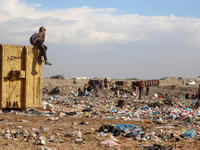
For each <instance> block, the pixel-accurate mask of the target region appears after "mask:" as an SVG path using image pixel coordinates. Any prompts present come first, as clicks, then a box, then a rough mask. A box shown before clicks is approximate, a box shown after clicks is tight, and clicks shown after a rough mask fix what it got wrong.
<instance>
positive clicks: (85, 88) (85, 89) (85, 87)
mask: <svg viewBox="0 0 200 150" xmlns="http://www.w3.org/2000/svg"><path fill="white" fill-rule="evenodd" d="M86 91H87V85H86V84H85V85H84V95H85V93H86Z"/></svg>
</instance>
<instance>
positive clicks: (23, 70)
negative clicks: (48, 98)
mask: <svg viewBox="0 0 200 150" xmlns="http://www.w3.org/2000/svg"><path fill="white" fill-rule="evenodd" d="M0 57H1V63H0V108H1V109H4V108H18V109H22V110H25V109H26V108H28V107H41V106H42V74H43V64H42V62H39V59H38V58H39V50H38V49H37V47H33V46H23V45H7V44H0Z"/></svg>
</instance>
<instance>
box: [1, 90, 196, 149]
mask: <svg viewBox="0 0 200 150" xmlns="http://www.w3.org/2000/svg"><path fill="white" fill-rule="evenodd" d="M184 89H185V90H184ZM184 89H183V88H181V89H180V88H176V89H175V90H174V89H171V87H168V88H159V89H158V88H155V89H150V90H151V92H152V94H154V93H155V91H158V90H159V92H163V93H172V94H174V95H177V93H179V94H180V93H182V95H183V94H184V93H186V92H190V93H191V92H195V90H196V88H184ZM77 99H82V98H80V97H77ZM99 99H100V98H99ZM110 99H111V98H110ZM143 99H147V98H143ZM174 99H175V97H174ZM178 100H179V99H178ZM178 100H177V101H178ZM180 101H181V102H182V103H185V104H188V101H189V100H183V99H182V100H181V99H180ZM149 102H151V100H150V99H149V101H148V103H149ZM134 104H135V105H146V104H141V103H136V102H135V103H134ZM164 107H166V108H167V109H168V108H169V107H168V106H167V105H166V106H163V108H164ZM163 108H160V109H161V110H162V109H163ZM82 109H83V108H72V107H69V106H68V107H66V106H64V105H63V106H62V105H59V108H58V110H59V111H64V112H66V111H68V112H70V111H80V112H81V110H82ZM94 109H96V110H99V108H94ZM36 110H37V109H36ZM121 110H123V108H122V109H121ZM129 110H130V111H132V109H131V108H130V109H129ZM37 111H38V112H39V114H41V113H44V111H43V110H37ZM147 118H148V117H147ZM50 119H51V117H50V116H30V115H22V114H21V113H19V114H11V113H1V114H0V129H1V130H0V149H2V150H12V149H15V150H22V149H23V150H25V149H26V150H29V149H30V150H36V149H38V148H40V147H43V148H44V147H48V148H52V149H53V148H54V149H56V150H93V149H95V150H104V149H108V150H109V149H121V150H137V149H138V150H140V149H141V150H142V149H144V146H145V145H148V144H149V145H153V144H160V145H162V146H164V145H165V146H171V147H172V148H173V149H180V150H184V149H189V150H198V149H200V141H199V140H198V139H199V138H200V136H199V134H197V136H196V137H195V138H181V139H180V141H175V138H172V139H169V140H168V141H162V143H156V142H155V141H153V140H147V141H135V140H133V139H132V138H124V137H123V136H117V137H116V138H117V139H118V142H117V143H118V144H119V146H114V147H113V146H112V147H106V146H103V145H100V144H99V143H100V142H101V141H105V140H106V139H108V136H109V134H111V133H106V134H104V136H103V137H101V136H99V132H98V130H99V128H100V127H101V126H102V125H105V124H109V123H110V124H115V125H116V124H134V125H136V126H138V127H140V128H142V127H145V128H146V129H147V130H145V131H143V132H146V133H147V132H149V133H151V132H153V131H154V132H156V133H157V132H160V128H162V129H163V131H166V132H167V131H181V130H182V129H186V130H190V129H195V130H196V131H197V133H199V132H200V129H199V128H198V125H196V124H192V123H191V124H189V125H187V126H185V125H183V123H182V122H179V121H175V122H171V120H169V119H168V120H166V122H165V123H164V124H154V123H152V122H150V123H145V118H143V121H134V120H131V121H124V120H123V119H105V118H104V119H102V118H87V117H82V116H79V117H73V116H69V115H64V116H63V117H59V119H58V120H57V121H52V120H50ZM83 121H85V122H88V124H85V125H81V124H79V123H81V122H83ZM196 123H199V121H196ZM76 124H77V125H76ZM19 126H21V127H19ZM45 128H48V130H46V131H45ZM5 129H9V130H10V132H14V131H18V133H19V134H17V135H16V136H17V137H16V138H11V139H5V138H4V134H3V132H4V131H5ZM24 129H26V130H27V131H28V133H29V134H31V133H33V131H35V130H37V133H38V136H37V137H30V136H29V138H27V137H26V136H23V135H22V134H21V133H22V132H23V131H24ZM76 130H80V131H81V132H82V134H83V135H82V139H83V142H82V143H75V141H74V140H75V139H77V138H76V137H70V136H68V135H69V133H71V132H73V131H76ZM41 136H45V137H46V139H52V140H46V142H45V144H44V145H39V144H38V143H35V141H36V139H37V138H39V137H41Z"/></svg>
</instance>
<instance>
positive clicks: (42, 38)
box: [34, 26, 52, 65]
mask: <svg viewBox="0 0 200 150" xmlns="http://www.w3.org/2000/svg"><path fill="white" fill-rule="evenodd" d="M45 31H46V29H45V28H44V27H43V26H41V27H40V28H39V34H38V37H37V38H38V39H37V41H36V43H35V45H34V46H37V47H38V49H39V50H40V53H41V55H40V57H39V59H40V61H41V62H43V57H44V64H45V65H52V64H51V63H50V62H48V61H47V52H46V51H47V46H46V45H44V41H45Z"/></svg>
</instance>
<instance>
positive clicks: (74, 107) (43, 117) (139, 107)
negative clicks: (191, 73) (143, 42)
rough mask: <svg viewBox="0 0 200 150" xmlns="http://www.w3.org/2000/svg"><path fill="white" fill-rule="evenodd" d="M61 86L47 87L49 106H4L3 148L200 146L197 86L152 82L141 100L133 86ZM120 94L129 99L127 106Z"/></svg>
mask: <svg viewBox="0 0 200 150" xmlns="http://www.w3.org/2000/svg"><path fill="white" fill-rule="evenodd" d="M54 88H55V87H52V86H51V87H50V86H48V87H44V92H45V90H46V92H47V91H52V90H53V89H54ZM58 88H59V92H58V93H59V94H55V93H49V94H52V95H49V94H47V93H43V108H40V109H37V108H29V109H27V111H23V112H22V111H4V112H1V115H0V116H1V117H0V127H1V128H0V147H1V148H0V149H4V150H10V149H15V150H18V149H20V150H21V149H32V150H37V149H38V150H40V149H41V150H43V149H46V150H53V149H56V150H75V149H77V150H79V149H85V150H91V149H96V150H103V149H121V150H131V149H134V150H135V149H138V150H140V149H141V150H142V149H149V150H150V149H152V150H154V149H155V150H156V149H166V150H167V149H177V150H184V149H189V150H195V149H197V150H198V149H200V148H199V147H200V128H199V127H200V109H197V108H195V104H196V102H197V99H191V97H190V96H191V95H192V94H193V93H195V92H196V91H197V87H192V86H165V87H150V92H149V96H148V97H147V96H145V95H144V94H143V97H142V99H141V100H138V98H137V96H136V97H135V96H132V95H131V94H130V93H126V94H124V92H123V91H126V90H127V91H129V92H131V91H130V89H129V88H124V89H122V88H121V90H120V95H119V97H114V98H113V95H114V92H113V91H111V90H108V89H104V90H99V91H98V92H93V94H91V95H89V96H86V97H85V96H75V94H74V93H76V92H77V89H78V88H79V87H76V86H73V87H72V86H59V87H58ZM81 88H83V87H81ZM187 93H189V99H185V95H186V94H187ZM155 94H156V95H155ZM73 95H74V96H73ZM118 100H123V101H124V102H125V103H124V105H123V106H122V107H119V106H118ZM117 125H125V126H127V128H125V129H124V130H121V131H120V130H119V129H118V128H116V127H117ZM133 125H135V126H137V127H138V128H133ZM103 127H104V128H103ZM128 127H129V128H128ZM106 128H107V129H106ZM136 129H137V131H136ZM130 131H132V132H130ZM189 131H192V134H191V133H188V134H187V135H185V134H184V133H185V132H186V133H187V132H189ZM128 133H129V134H128Z"/></svg>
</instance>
